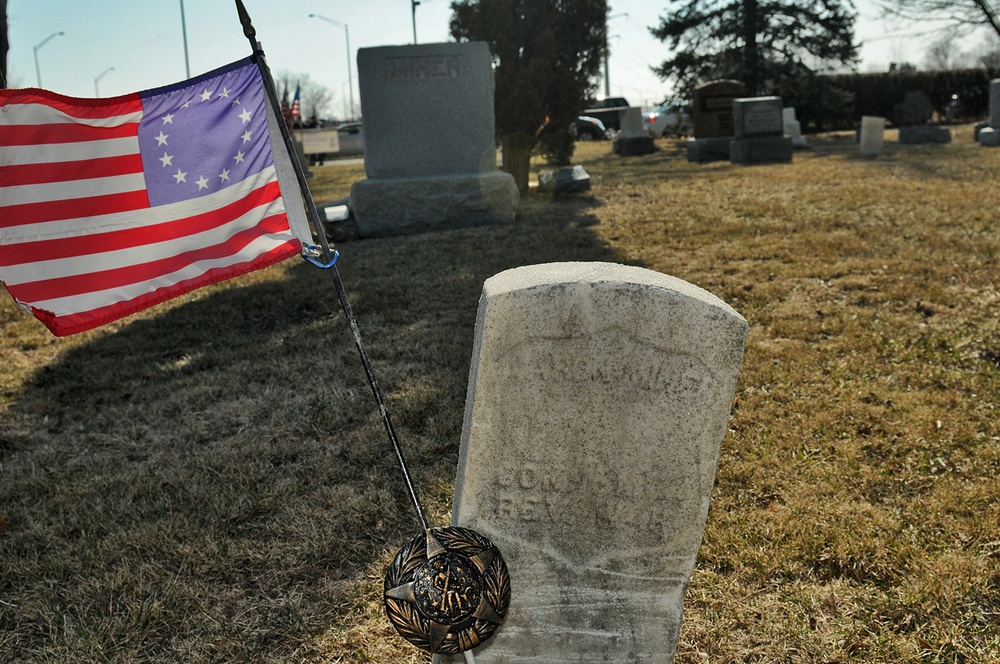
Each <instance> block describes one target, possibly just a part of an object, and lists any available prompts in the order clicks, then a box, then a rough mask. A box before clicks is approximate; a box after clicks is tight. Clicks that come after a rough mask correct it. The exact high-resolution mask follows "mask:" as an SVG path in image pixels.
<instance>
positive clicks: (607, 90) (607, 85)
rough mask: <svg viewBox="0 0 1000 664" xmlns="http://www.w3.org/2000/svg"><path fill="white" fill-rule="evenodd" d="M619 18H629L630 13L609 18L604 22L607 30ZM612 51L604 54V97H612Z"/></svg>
mask: <svg viewBox="0 0 1000 664" xmlns="http://www.w3.org/2000/svg"><path fill="white" fill-rule="evenodd" d="M619 16H625V17H627V16H628V12H622V13H621V14H615V15H614V16H609V17H608V18H607V19H605V21H604V25H605V29H607V25H608V23H610V22H611V20H612V19H615V18H618V17H619ZM610 51H611V49H610V48H609V49H607V50H606V51H605V52H604V96H605V97H610V96H611V67H610V66H609V64H608V60H609V59H610V56H609V52H610Z"/></svg>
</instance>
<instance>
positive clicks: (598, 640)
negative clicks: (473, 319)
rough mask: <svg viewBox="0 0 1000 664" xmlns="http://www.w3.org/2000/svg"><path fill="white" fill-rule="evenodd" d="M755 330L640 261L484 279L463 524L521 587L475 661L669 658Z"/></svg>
mask: <svg viewBox="0 0 1000 664" xmlns="http://www.w3.org/2000/svg"><path fill="white" fill-rule="evenodd" d="M746 334H747V323H746V321H745V320H744V319H743V317H742V316H740V315H739V314H738V313H737V312H736V311H734V310H733V309H732V308H731V307H729V306H728V305H727V304H725V303H724V302H722V301H721V300H720V299H718V298H717V297H715V296H714V295H712V294H710V293H708V292H707V291H704V290H702V289H700V288H698V287H696V286H693V285H691V284H689V283H687V282H684V281H681V280H680V279H676V278H673V277H669V276H666V275H663V274H659V273H657V272H653V271H651V270H646V269H643V268H638V267H630V266H622V265H612V264H608V263H555V264H549V265H533V266H527V267H522V268H516V269H513V270H508V271H506V272H503V273H501V274H499V275H497V276H494V277H492V278H491V279H488V280H487V281H486V283H485V284H484V286H483V295H482V299H481V300H480V305H479V314H478V320H477V325H476V338H475V345H474V350H473V360H472V367H471V372H470V385H469V393H468V402H467V405H466V413H465V425H464V429H463V435H462V445H461V452H460V456H459V469H458V478H457V482H456V491H455V505H454V509H453V519H452V520H453V523H454V524H456V525H462V526H465V527H471V528H474V529H476V530H478V531H479V532H481V533H483V534H484V535H485V536H487V537H489V538H490V539H491V540H492V541H493V542H494V543H495V544H496V545H497V546H498V547H499V548H500V550H501V551H502V552H503V555H504V559H505V560H506V562H507V566H508V569H509V571H510V578H511V587H512V595H511V603H510V609H509V612H508V614H507V619H506V622H505V623H504V625H503V627H501V628H500V629H499V630H498V631H497V633H496V635H495V636H494V637H493V639H492V640H490V641H488V642H487V643H485V644H484V645H483V646H481V647H480V648H478V649H477V651H476V653H475V655H476V660H477V661H478V662H479V663H480V664H501V663H502V664H513V663H523V664H526V663H528V662H531V663H539V664H541V663H543V662H544V663H552V662H574V663H580V664H590V663H596V662H658V663H659V662H663V663H666V662H670V661H671V660H672V658H673V655H674V651H675V648H676V644H677V635H678V631H679V629H680V624H681V617H682V610H683V600H684V592H685V589H686V587H687V584H688V581H689V579H690V575H691V572H692V570H693V568H694V564H695V560H696V557H697V553H698V548H699V546H700V543H701V538H702V533H703V531H704V525H705V519H706V517H707V515H708V506H709V498H710V496H711V491H712V484H713V482H714V477H715V466H716V463H717V462H718V458H719V447H720V443H721V441H722V438H723V436H724V434H725V432H726V426H727V421H728V419H729V413H730V406H731V404H732V398H733V394H734V390H735V388H736V381H737V377H738V373H739V366H740V361H741V358H742V355H743V349H744V344H745V341H746ZM442 661H452V662H456V661H458V658H454V659H450V660H448V659H444V658H442Z"/></svg>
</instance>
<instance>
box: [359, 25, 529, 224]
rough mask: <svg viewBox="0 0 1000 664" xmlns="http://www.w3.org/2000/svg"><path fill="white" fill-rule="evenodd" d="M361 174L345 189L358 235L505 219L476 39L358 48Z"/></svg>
mask: <svg viewBox="0 0 1000 664" xmlns="http://www.w3.org/2000/svg"><path fill="white" fill-rule="evenodd" d="M358 83H359V88H360V91H361V110H362V115H363V117H364V123H365V173H366V174H367V176H368V179H366V180H362V181H360V182H356V183H355V184H354V185H353V186H352V187H351V207H352V209H353V211H354V216H355V219H356V221H357V225H358V230H359V232H360V234H361V235H365V236H368V235H393V234H400V233H409V232H416V231H421V230H430V229H434V228H441V227H451V226H465V225H475V224H482V223H492V222H498V221H512V220H513V218H514V212H515V210H516V208H517V204H518V201H519V195H518V192H517V186H516V185H515V184H514V179H513V177H512V176H511V175H509V174H507V173H501V172H498V171H497V168H496V147H495V143H494V140H495V135H494V115H493V113H494V110H493V69H492V56H491V55H490V51H489V48H488V46H487V45H486V44H485V43H484V42H464V43H444V44H421V45H419V46H382V47H377V48H363V49H360V50H359V51H358Z"/></svg>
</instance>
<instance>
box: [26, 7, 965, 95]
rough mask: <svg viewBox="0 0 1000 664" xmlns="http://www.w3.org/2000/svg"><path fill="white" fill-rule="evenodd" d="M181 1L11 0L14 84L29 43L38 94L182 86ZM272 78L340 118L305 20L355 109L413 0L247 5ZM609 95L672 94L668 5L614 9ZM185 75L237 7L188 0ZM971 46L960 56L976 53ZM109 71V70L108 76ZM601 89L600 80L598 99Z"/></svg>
mask: <svg viewBox="0 0 1000 664" xmlns="http://www.w3.org/2000/svg"><path fill="white" fill-rule="evenodd" d="M181 2H182V0H8V6H7V11H8V14H9V20H10V41H11V50H10V53H9V56H8V68H9V75H10V79H11V80H10V86H11V87H34V86H36V85H37V80H36V78H37V74H36V69H35V49H34V48H33V47H34V46H36V45H38V44H40V43H41V42H43V41H44V40H45V39H46V38H47V37H49V35H51V34H53V33H56V32H64V33H65V34H64V35H62V36H57V37H53V38H52V39H51V40H49V41H48V42H46V43H45V44H44V45H43V46H41V47H40V48H39V49H38V50H37V55H38V66H39V70H40V73H41V82H42V87H44V88H47V89H50V90H54V91H56V92H60V93H63V94H67V95H71V96H77V97H94V96H97V95H96V94H95V79H97V78H99V79H100V80H99V81H98V84H97V85H98V89H99V93H100V95H99V96H102V97H109V96H114V95H118V94H124V93H128V92H136V91H139V90H145V89H149V88H153V87H158V86H160V85H166V84H168V83H174V82H176V81H180V80H183V79H184V78H186V69H185V59H184V40H183V37H182V29H181ZM244 2H245V4H246V6H247V10H248V11H249V12H250V15H251V17H252V18H253V22H254V26H255V27H256V28H257V36H258V39H259V40H260V41H261V42H262V43H263V45H264V50H265V52H266V54H267V56H268V62H269V64H270V66H271V68H272V70H274V71H281V70H287V71H290V72H295V73H298V72H304V73H308V74H309V76H310V78H312V80H314V81H316V82H318V83H321V84H323V85H325V86H326V87H328V88H330V90H332V91H333V93H334V102H333V108H334V109H335V110H336V111H340V110H341V109H342V108H343V106H344V105H345V99H346V98H347V97H349V95H348V87H347V86H348V65H347V61H348V59H347V44H346V43H345V30H344V28H343V27H342V26H339V25H334V24H331V23H329V22H327V21H324V20H322V19H318V18H309V14H310V13H315V14H320V15H322V16H325V17H327V18H329V19H332V20H335V21H339V22H340V23H344V24H347V26H348V30H347V36H349V38H350V49H351V60H352V63H351V80H352V82H353V90H354V98H355V102H356V103H357V102H358V93H357V68H356V65H355V63H356V56H357V50H358V49H359V48H364V47H367V46H382V45H389V44H410V43H413V21H412V18H411V9H410V8H411V5H410V0H244ZM610 4H611V11H610V15H611V16H612V17H613V18H611V20H610V22H609V34H610V35H611V38H610V44H611V61H610V90H611V94H612V96H624V97H626V98H628V100H629V101H630V102H631V103H632V104H634V105H645V104H650V103H655V102H658V101H660V100H661V99H663V98H664V97H665V96H666V95H667V94H668V93H669V88H668V86H667V85H666V84H664V83H662V82H661V81H659V80H658V79H657V78H656V76H654V75H653V74H652V73H651V72H650V70H649V67H650V65H653V64H657V63H659V62H661V61H662V60H663V59H665V57H666V56H667V55H668V52H667V48H666V46H665V45H664V44H663V43H661V42H660V41H658V40H656V39H655V38H653V37H652V36H651V35H650V34H649V29H648V28H649V26H653V25H656V24H657V23H658V18H659V16H660V14H662V13H663V11H664V8H665V7H666V2H663V1H660V0H611V2H610ZM857 6H858V7H859V9H860V13H861V15H860V17H859V19H858V23H857V29H856V38H857V40H859V41H861V42H863V47H862V50H861V54H862V63H861V66H860V70H861V71H884V70H885V69H886V68H887V67H888V63H889V62H891V61H909V62H913V63H915V64H919V63H920V62H921V61H922V60H923V58H924V53H925V52H926V50H927V47H928V46H929V44H930V43H931V42H932V41H933V40H934V36H933V35H926V34H925V35H922V36H915V35H916V33H924V32H926V31H927V30H928V26H926V25H920V26H907V25H901V24H898V23H892V22H887V21H882V20H879V19H878V13H877V11H876V10H874V9H873V8H872V7H871V6H870V4H869V1H868V0H858V2H857ZM183 7H184V16H185V23H186V26H187V45H188V58H189V61H190V71H191V75H192V76H196V75H198V74H200V73H203V72H205V71H208V70H210V69H213V68H215V67H218V66H221V65H224V64H226V63H228V62H231V61H233V60H237V59H239V58H242V57H244V56H246V55H248V54H249V45H248V43H247V41H246V38H245V37H244V36H243V32H242V29H241V27H240V24H239V20H238V18H237V16H236V9H235V3H234V2H233V0H184V1H183ZM450 16H451V9H450V1H449V0H421V2H420V5H419V6H418V7H417V9H416V31H417V40H418V42H419V43H430V42H438V41H448V39H449V36H448V21H449V19H450ZM980 39H981V38H980V37H976V38H970V41H969V43H968V44H964V45H963V47H964V48H971V47H972V46H974V45H976V44H978V42H979V41H980ZM110 68H113V69H111V70H110V71H109V69H110ZM603 89H604V83H603V81H602V83H601V91H602V92H603Z"/></svg>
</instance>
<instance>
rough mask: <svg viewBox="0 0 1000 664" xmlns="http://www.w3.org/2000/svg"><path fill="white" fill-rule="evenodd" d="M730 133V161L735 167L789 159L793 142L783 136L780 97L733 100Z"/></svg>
mask: <svg viewBox="0 0 1000 664" xmlns="http://www.w3.org/2000/svg"><path fill="white" fill-rule="evenodd" d="M733 131H734V138H733V141H732V142H731V143H730V144H729V158H730V160H731V161H732V162H733V163H734V164H766V163H776V162H789V161H791V160H792V140H791V139H790V138H787V137H786V136H785V126H784V121H783V119H782V105H781V97H745V98H741V99H734V100H733Z"/></svg>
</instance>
